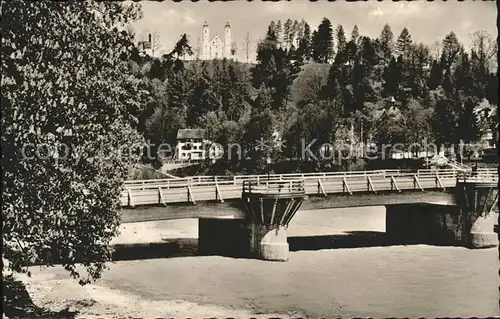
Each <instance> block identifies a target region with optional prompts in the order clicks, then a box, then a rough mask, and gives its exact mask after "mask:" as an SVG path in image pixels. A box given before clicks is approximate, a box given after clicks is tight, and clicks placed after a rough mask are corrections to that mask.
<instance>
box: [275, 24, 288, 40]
mask: <svg viewBox="0 0 500 319" xmlns="http://www.w3.org/2000/svg"><path fill="white" fill-rule="evenodd" d="M274 34H275V36H276V39H277V40H278V45H280V46H284V45H285V43H284V42H285V40H284V34H286V33H285V32H283V26H282V25H281V20H278V22H277V23H276V26H275V28H274Z"/></svg>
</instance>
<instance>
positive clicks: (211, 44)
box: [198, 22, 233, 60]
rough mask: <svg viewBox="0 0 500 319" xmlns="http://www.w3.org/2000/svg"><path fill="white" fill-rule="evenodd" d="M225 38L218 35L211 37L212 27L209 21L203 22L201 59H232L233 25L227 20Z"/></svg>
mask: <svg viewBox="0 0 500 319" xmlns="http://www.w3.org/2000/svg"><path fill="white" fill-rule="evenodd" d="M223 38H224V39H221V38H219V36H218V35H216V36H215V37H213V38H210V28H209V27H208V23H207V22H205V23H204V24H203V29H202V41H201V45H200V51H199V57H198V58H199V59H200V60H214V59H223V58H227V59H230V58H232V57H233V54H232V52H231V51H232V50H231V26H230V25H229V22H226V25H225V26H224V36H223Z"/></svg>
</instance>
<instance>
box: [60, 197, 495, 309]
mask: <svg viewBox="0 0 500 319" xmlns="http://www.w3.org/2000/svg"><path fill="white" fill-rule="evenodd" d="M384 231H385V209H384V208H373V207H372V208H356V209H344V210H320V211H299V212H298V213H297V215H296V216H295V217H294V219H293V220H292V223H291V226H290V228H289V230H288V235H289V243H290V248H291V252H290V259H289V261H288V262H269V261H261V260H253V259H244V258H229V257H221V256H194V254H193V253H194V251H195V250H196V239H195V238H196V236H197V220H195V219H192V220H177V221H162V222H155V223H140V224H125V225H123V232H122V237H121V238H119V240H118V241H123V242H133V241H134V240H136V241H137V240H139V241H148V240H152V239H153V240H156V241H157V240H160V241H161V240H162V238H163V239H164V240H167V241H175V242H179V243H181V247H183V248H182V249H184V250H186V251H185V252H184V253H183V252H182V251H181V253H180V254H178V256H177V257H175V256H170V257H169V258H165V256H161V253H162V252H163V250H162V251H161V253H160V256H155V257H156V258H155V259H140V260H139V259H137V260H122V261H117V262H114V263H113V264H111V266H110V270H108V271H106V272H105V273H104V275H103V278H102V279H101V280H100V281H99V285H102V286H105V287H106V288H111V289H113V290H118V291H123V292H126V293H131V294H133V295H136V296H138V298H141V297H143V298H148V299H150V300H179V299H182V300H186V301H190V302H195V303H198V304H214V305H219V306H223V307H225V308H229V309H251V310H252V312H253V313H256V314H258V313H281V314H282V315H287V314H288V315H290V314H292V315H296V316H302V317H311V318H317V317H332V316H336V317H338V316H342V317H355V316H358V317H445V316H447V317H472V316H478V317H483V316H484V317H486V316H498V315H500V310H499V304H498V286H499V280H500V279H499V277H498V276H499V275H498V251H497V250H496V249H484V250H469V249H465V248H461V247H436V246H428V245H409V246H403V245H387V243H385V244H384V245H382V246H381V245H379V246H377V245H378V243H379V242H380V240H378V239H377V238H378V237H377V234H378V235H380V234H383V232H384ZM352 232H354V233H352ZM349 237H353V238H354V240H346V239H345V238H349ZM189 238H191V239H189ZM182 243H183V244H182ZM193 243H194V244H193ZM339 243H340V244H339ZM389 244H391V243H389ZM323 248H326V249H323ZM186 255H187V256H186ZM189 255H191V256H189ZM158 257H160V258H158ZM59 273H60V272H59ZM60 276H63V274H61V273H60ZM137 316H138V317H140V314H137Z"/></svg>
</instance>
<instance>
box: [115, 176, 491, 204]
mask: <svg viewBox="0 0 500 319" xmlns="http://www.w3.org/2000/svg"><path fill="white" fill-rule="evenodd" d="M458 178H463V176H462V175H461V173H460V172H459V171H457V170H454V169H447V170H431V169H429V170H418V171H415V172H407V171H400V170H378V171H362V172H341V173H337V172H335V173H308V174H281V175H270V176H269V177H268V176H267V175H244V176H234V177H227V176H211V177H210V176H194V177H188V178H179V179H161V180H146V181H127V182H126V183H125V186H124V190H123V192H122V196H121V205H122V207H134V206H143V205H159V204H160V205H161V204H163V205H166V204H170V203H196V202H198V201H214V200H215V201H220V202H223V201H224V200H225V199H237V198H241V194H242V188H243V183H244V182H245V181H252V182H253V183H254V184H257V185H260V186H266V187H269V184H273V183H274V182H276V181H284V180H289V179H301V180H303V185H304V191H305V194H306V195H319V196H326V195H327V194H339V195H340V194H343V195H352V194H360V195H361V194H366V193H367V192H369V193H377V192H381V191H383V192H384V193H387V192H389V193H390V192H395V193H397V192H400V191H411V190H413V191H423V190H444V189H446V188H450V187H454V186H455V185H456V182H457V179H458ZM474 178H475V179H485V180H494V181H497V180H498V172H497V171H496V170H494V169H480V170H478V172H477V176H476V177H474Z"/></svg>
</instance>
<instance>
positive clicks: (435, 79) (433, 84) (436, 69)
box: [427, 60, 443, 90]
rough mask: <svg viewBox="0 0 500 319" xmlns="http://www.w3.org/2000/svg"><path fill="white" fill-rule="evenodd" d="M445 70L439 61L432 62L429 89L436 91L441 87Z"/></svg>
mask: <svg viewBox="0 0 500 319" xmlns="http://www.w3.org/2000/svg"><path fill="white" fill-rule="evenodd" d="M442 74H443V69H442V68H441V65H440V64H439V62H438V61H436V60H434V61H432V66H431V71H430V74H429V78H428V79H427V85H428V86H429V89H431V90H435V89H437V87H438V86H440V85H441V79H442Z"/></svg>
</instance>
